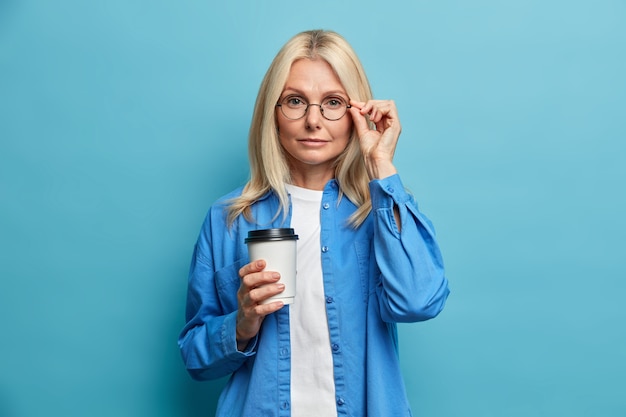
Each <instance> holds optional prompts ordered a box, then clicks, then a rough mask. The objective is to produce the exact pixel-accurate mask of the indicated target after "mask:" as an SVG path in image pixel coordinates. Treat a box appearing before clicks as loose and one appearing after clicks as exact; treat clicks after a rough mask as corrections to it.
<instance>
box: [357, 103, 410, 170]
mask: <svg viewBox="0 0 626 417" xmlns="http://www.w3.org/2000/svg"><path fill="white" fill-rule="evenodd" d="M350 105H351V106H352V107H351V108H350V114H351V115H352V120H353V122H354V127H355V129H356V132H357V135H358V136H359V141H360V143H361V152H362V153H363V157H364V158H365V166H366V168H367V173H368V174H369V177H370V179H382V178H385V177H389V176H391V175H393V174H395V173H396V172H397V171H396V168H395V167H394V165H393V154H394V153H395V151H396V145H397V143H398V138H399V137H400V132H401V131H402V127H401V126H400V119H399V118H398V110H397V109H396V104H395V103H394V102H393V101H392V100H369V101H367V102H365V103H364V102H360V101H354V100H350ZM368 119H369V120H368ZM369 122H371V123H373V124H374V126H375V127H376V129H371V125H370V123H369Z"/></svg>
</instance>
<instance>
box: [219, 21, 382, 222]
mask: <svg viewBox="0 0 626 417" xmlns="http://www.w3.org/2000/svg"><path fill="white" fill-rule="evenodd" d="M300 59H323V60H324V61H326V62H327V63H328V64H329V65H330V66H331V67H332V69H333V70H334V71H335V73H336V74H337V77H338V78H339V81H340V82H341V84H342V85H343V87H344V89H345V90H346V93H347V94H348V97H350V98H351V99H353V100H357V101H367V100H370V99H371V98H372V92H371V89H370V86H369V81H368V80H367V76H366V75H365V71H364V70H363V66H362V65H361V62H360V61H359V58H358V57H357V55H356V53H355V52H354V50H353V49H352V47H351V46H350V44H348V42H347V41H346V40H345V39H344V38H343V37H342V36H341V35H339V34H337V33H335V32H332V31H325V30H312V31H306V32H302V33H299V34H297V35H296V36H294V37H293V38H291V39H290V40H289V41H288V42H287V43H286V44H285V45H284V46H283V47H282V49H281V50H280V51H279V52H278V54H277V55H276V57H275V58H274V60H273V61H272V63H271V65H270V67H269V69H268V70H267V73H266V74H265V77H264V78H263V81H262V83H261V87H260V88H259V94H258V96H257V99H256V104H255V107H254V113H253V116H252V122H251V124H250V131H249V136H248V158H249V160H250V179H249V181H248V183H247V184H246V185H245V186H244V188H243V192H242V194H241V195H240V196H239V197H237V198H234V199H233V200H231V201H230V202H229V206H228V224H229V225H232V224H233V222H234V221H235V219H236V218H237V217H238V216H239V215H242V214H243V215H244V216H245V217H246V219H248V220H253V219H252V214H251V210H250V206H251V205H252V204H254V203H255V202H256V201H257V200H258V199H259V198H261V197H262V196H263V195H264V194H266V193H267V192H268V191H270V190H272V191H273V192H274V193H275V194H276V195H277V196H278V199H279V201H280V207H279V210H278V212H277V213H276V217H278V215H279V214H280V212H281V211H282V213H283V218H284V217H286V216H287V213H288V211H289V197H288V194H287V191H286V189H285V183H290V182H291V178H290V173H289V166H288V163H287V158H286V156H285V153H284V150H283V148H282V146H281V144H280V140H279V137H278V131H277V124H276V111H275V108H276V103H277V102H278V100H279V98H280V96H281V94H282V92H283V88H284V86H285V83H286V81H287V78H288V76H289V71H290V70H291V66H292V64H293V63H294V62H295V61H297V60H300ZM348 117H349V115H348ZM335 180H336V181H337V183H338V185H339V190H340V194H339V195H340V198H341V197H342V196H343V195H345V196H346V197H347V198H348V199H349V200H350V201H352V202H353V203H354V204H355V205H356V206H357V207H358V209H357V210H356V212H355V213H353V215H352V216H351V217H350V219H349V222H350V224H351V225H352V226H353V227H358V226H360V225H361V224H362V223H363V221H364V220H365V218H366V217H367V215H368V214H369V212H370V211H371V207H372V204H371V200H370V195H369V185H368V184H369V177H368V175H367V171H366V169H365V165H364V162H363V156H362V154H361V148H360V146H359V141H358V138H357V136H356V130H355V129H354V128H353V129H352V133H351V137H350V140H349V142H348V146H347V147H346V149H345V150H344V152H343V153H342V154H341V155H340V156H339V157H338V158H337V160H336V166H335Z"/></svg>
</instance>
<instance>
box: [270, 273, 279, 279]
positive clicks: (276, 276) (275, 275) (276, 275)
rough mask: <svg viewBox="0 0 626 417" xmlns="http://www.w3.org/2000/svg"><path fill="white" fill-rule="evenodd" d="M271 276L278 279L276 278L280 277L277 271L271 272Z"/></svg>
mask: <svg viewBox="0 0 626 417" xmlns="http://www.w3.org/2000/svg"><path fill="white" fill-rule="evenodd" d="M272 278H274V279H278V278H280V274H279V273H278V272H274V273H273V274H272Z"/></svg>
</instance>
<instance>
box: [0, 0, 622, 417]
mask: <svg viewBox="0 0 626 417" xmlns="http://www.w3.org/2000/svg"><path fill="white" fill-rule="evenodd" d="M226 3H227V2H209V1H203V2H200V1H187V2H179V1H153V2H148V1H143V2H141V1H137V0H110V1H106V2H85V1H78V0H75V1H72V0H59V1H54V2H53V1H47V2H46V1H42V0H39V1H37V0H32V1H19V0H0V199H1V200H0V332H1V336H0V337H1V339H0V416H3V417H31V416H64V417H74V416H76V417H78V416H93V417H98V416H115V417H125V416H128V417H137V416H142V417H143V416H150V417H153V416H154V417H165V416H170V417H181V416H183V417H187V416H208V415H211V414H212V410H213V409H214V407H215V401H216V398H217V395H218V391H219V388H220V386H221V384H222V381H216V382H209V383H196V382H192V381H191V380H190V379H189V377H188V376H187V375H186V372H185V371H184V369H183V365H182V361H181V360H180V357H179V353H178V349H177V347H176V338H177V335H178V332H179V330H180V328H181V326H182V325H183V310H184V301H185V300H184V297H185V285H186V273H187V266H188V262H189V259H190V255H191V250H192V246H193V243H194V240H195V238H196V235H197V233H198V230H199V227H200V223H201V221H202V218H203V216H204V213H205V212H206V210H207V208H208V207H209V205H210V204H211V203H212V202H213V201H214V200H215V199H216V198H217V197H218V196H220V195H222V194H224V193H225V192H227V191H229V190H230V189H232V188H234V187H235V186H237V185H239V184H241V183H242V182H244V181H245V179H246V178H247V165H246V164H247V159H246V133H247V129H248V123H249V118H250V115H251V111H252V106H253V102H254V98H255V96H256V91H257V88H258V85H259V83H260V81H261V78H262V76H263V74H264V72H265V70H266V68H267V66H268V64H269V62H270V60H271V59H272V57H273V56H274V54H275V53H276V52H277V50H278V48H279V47H280V46H281V45H282V44H283V43H284V42H285V41H286V40H287V39H288V38H289V37H290V36H292V35H293V34H295V33H296V32H299V31H301V30H305V29H310V28H319V27H321V28H328V29H335V30H337V31H339V32H341V33H342V34H343V35H344V36H345V37H346V38H347V39H348V40H349V41H350V42H351V43H352V44H353V45H354V47H355V49H356V50H357V52H358V53H359V54H360V56H361V58H362V60H363V62H364V64H365V66H366V69H367V70H368V74H369V76H370V80H371V82H372V85H373V87H374V91H375V94H376V95H377V97H379V98H393V99H395V100H396V102H397V104H398V106H399V109H400V116H401V119H402V122H403V127H404V129H403V134H402V137H401V143H400V145H399V148H398V152H397V156H396V161H397V166H398V167H399V169H400V171H401V173H402V175H403V178H404V181H405V183H406V184H407V185H408V186H409V187H410V188H411V190H412V191H413V192H414V193H415V194H416V196H417V198H418V201H419V202H420V204H421V208H422V209H423V211H425V212H426V213H427V214H428V215H429V216H430V217H431V218H432V219H433V221H434V222H435V225H436V227H437V230H438V233H439V239H440V243H441V246H442V248H443V251H444V256H445V260H446V264H447V268H448V276H449V278H450V281H451V287H452V290H453V292H452V295H451V298H450V299H449V303H448V306H447V308H446V310H445V311H444V312H443V313H442V315H441V316H440V317H439V318H437V319H436V320H434V321H432V322H427V323H423V324H414V325H402V326H400V338H401V360H402V363H403V367H404V371H405V375H406V382H407V389H408V392H409V396H410V400H411V403H412V405H413V409H414V414H415V415H416V416H430V417H458V416H470V417H474V416H481V417H487V416H494V417H501V416H520V417H521V416H524V417H526V416H565V415H566V416H571V417H575V416H624V415H626V397H625V396H624V395H623V394H624V387H625V386H626V325H625V324H624V323H625V322H626V309H625V308H624V305H625V304H624V301H623V300H624V297H625V296H626V261H625V260H624V258H626V256H624V255H625V254H626V250H625V248H626V245H625V244H624V236H625V234H626V220H625V216H624V214H625V213H626V195H625V191H624V190H625V188H626V187H625V183H626V181H625V180H626V163H625V161H626V155H625V150H626V145H625V142H626V75H625V74H626V3H625V2H624V1H617V0H614V1H605V0H599V1H576V0H574V1H572V0H569V1H565V0H557V1H549V2H546V1H538V0H537V1H511V2H503V1H495V0H490V1H488V0H483V1H472V2H468V1H451V0H445V1H425V0H421V1H402V2H400V1H398V2H394V1H387V2H384V4H381V3H380V2H375V1H372V0H364V1H359V2H335V1H328V0H323V1H317V2H310V3H306V4H302V3H298V4H297V5H294V3H293V2H288V1H274V2H258V3H257V2H252V1H238V2H232V3H231V4H226Z"/></svg>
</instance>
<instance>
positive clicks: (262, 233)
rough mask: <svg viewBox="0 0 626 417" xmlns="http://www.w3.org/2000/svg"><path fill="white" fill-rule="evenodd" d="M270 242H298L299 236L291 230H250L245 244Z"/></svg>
mask: <svg viewBox="0 0 626 417" xmlns="http://www.w3.org/2000/svg"><path fill="white" fill-rule="evenodd" d="M270 240H298V235H296V234H295V233H294V231H293V229H290V228H276V229H260V230H250V231H249V232H248V237H247V238H246V240H245V242H246V243H250V242H266V241H270Z"/></svg>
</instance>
